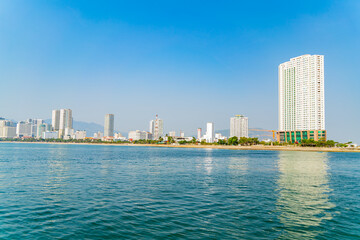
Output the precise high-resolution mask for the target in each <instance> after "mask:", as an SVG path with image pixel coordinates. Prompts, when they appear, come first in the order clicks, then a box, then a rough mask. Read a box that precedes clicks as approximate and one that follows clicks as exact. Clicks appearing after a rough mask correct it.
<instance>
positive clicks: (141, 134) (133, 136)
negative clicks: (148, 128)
mask: <svg viewBox="0 0 360 240" xmlns="http://www.w3.org/2000/svg"><path fill="white" fill-rule="evenodd" d="M128 139H129V140H132V141H136V140H142V139H145V140H151V139H152V134H151V133H149V132H145V131H140V130H136V131H130V132H129V135H128Z"/></svg>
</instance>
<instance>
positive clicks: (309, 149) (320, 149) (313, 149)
mask: <svg viewBox="0 0 360 240" xmlns="http://www.w3.org/2000/svg"><path fill="white" fill-rule="evenodd" d="M0 143H31V144H62V145H102V146H119V147H121V146H131V147H166V148H206V149H228V150H257V151H259V150H263V151H303V152H357V153H360V149H359V148H338V147H329V148H327V147H299V146H291V145H289V146H267V145H253V146H230V145H200V144H184V145H180V144H133V143H74V142H18V141H16V142H12V141H3V142H0Z"/></svg>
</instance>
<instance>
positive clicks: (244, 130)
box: [230, 115, 249, 138]
mask: <svg viewBox="0 0 360 240" xmlns="http://www.w3.org/2000/svg"><path fill="white" fill-rule="evenodd" d="M230 137H237V138H241V137H246V138H247V137H249V124H248V118H247V117H244V116H243V115H236V116H235V117H232V118H230Z"/></svg>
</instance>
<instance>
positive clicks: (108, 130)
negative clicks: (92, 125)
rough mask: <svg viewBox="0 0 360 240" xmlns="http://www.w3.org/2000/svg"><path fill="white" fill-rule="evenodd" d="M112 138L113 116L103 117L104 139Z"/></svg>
mask: <svg viewBox="0 0 360 240" xmlns="http://www.w3.org/2000/svg"><path fill="white" fill-rule="evenodd" d="M113 136H114V114H106V115H105V124H104V137H113Z"/></svg>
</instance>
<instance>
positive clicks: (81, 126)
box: [45, 119, 127, 137]
mask: <svg viewBox="0 0 360 240" xmlns="http://www.w3.org/2000/svg"><path fill="white" fill-rule="evenodd" d="M45 122H46V123H49V124H51V119H47V120H45ZM73 128H74V130H85V131H86V136H87V137H93V136H94V133H97V132H102V133H103V132H104V126H103V125H100V124H97V123H88V122H82V121H73ZM115 132H119V131H117V130H115ZM120 133H121V134H122V135H123V136H127V133H125V132H120Z"/></svg>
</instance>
